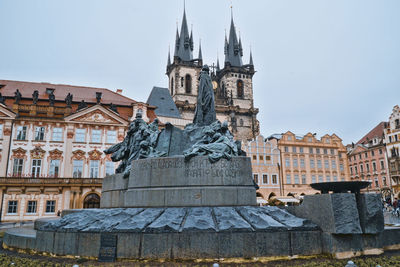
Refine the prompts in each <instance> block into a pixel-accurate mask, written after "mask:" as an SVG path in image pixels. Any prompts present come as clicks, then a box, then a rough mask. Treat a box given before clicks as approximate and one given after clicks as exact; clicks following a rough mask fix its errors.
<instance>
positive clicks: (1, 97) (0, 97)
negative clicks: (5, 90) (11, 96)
mask: <svg viewBox="0 0 400 267" xmlns="http://www.w3.org/2000/svg"><path fill="white" fill-rule="evenodd" d="M5 100H6V98H5V97H4V96H3V95H2V94H1V93H0V103H1V104H4V101H5Z"/></svg>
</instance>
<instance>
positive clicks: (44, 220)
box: [33, 217, 60, 230]
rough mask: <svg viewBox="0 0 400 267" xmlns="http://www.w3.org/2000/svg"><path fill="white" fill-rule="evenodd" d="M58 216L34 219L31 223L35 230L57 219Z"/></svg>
mask: <svg viewBox="0 0 400 267" xmlns="http://www.w3.org/2000/svg"><path fill="white" fill-rule="evenodd" d="M59 219H60V217H54V218H39V219H36V220H35V221H34V223H33V229H35V230H37V229H40V228H41V227H43V226H44V225H46V224H47V223H49V222H51V221H54V220H59Z"/></svg>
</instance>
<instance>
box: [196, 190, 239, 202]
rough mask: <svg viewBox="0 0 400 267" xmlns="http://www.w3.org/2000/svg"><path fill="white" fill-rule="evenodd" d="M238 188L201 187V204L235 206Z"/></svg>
mask: <svg viewBox="0 0 400 267" xmlns="http://www.w3.org/2000/svg"><path fill="white" fill-rule="evenodd" d="M237 193H238V190H237V188H235V187H232V186H219V187H206V188H202V189H201V196H202V198H201V206H237V199H238V195H237Z"/></svg>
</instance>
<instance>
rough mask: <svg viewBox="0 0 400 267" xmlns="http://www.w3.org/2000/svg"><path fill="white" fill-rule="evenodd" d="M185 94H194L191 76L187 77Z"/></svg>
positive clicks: (187, 75)
mask: <svg viewBox="0 0 400 267" xmlns="http://www.w3.org/2000/svg"><path fill="white" fill-rule="evenodd" d="M185 92H186V93H187V94H190V93H192V77H191V76H190V75H189V74H186V76H185Z"/></svg>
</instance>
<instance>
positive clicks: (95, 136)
mask: <svg viewBox="0 0 400 267" xmlns="http://www.w3.org/2000/svg"><path fill="white" fill-rule="evenodd" d="M92 143H101V130H92Z"/></svg>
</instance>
